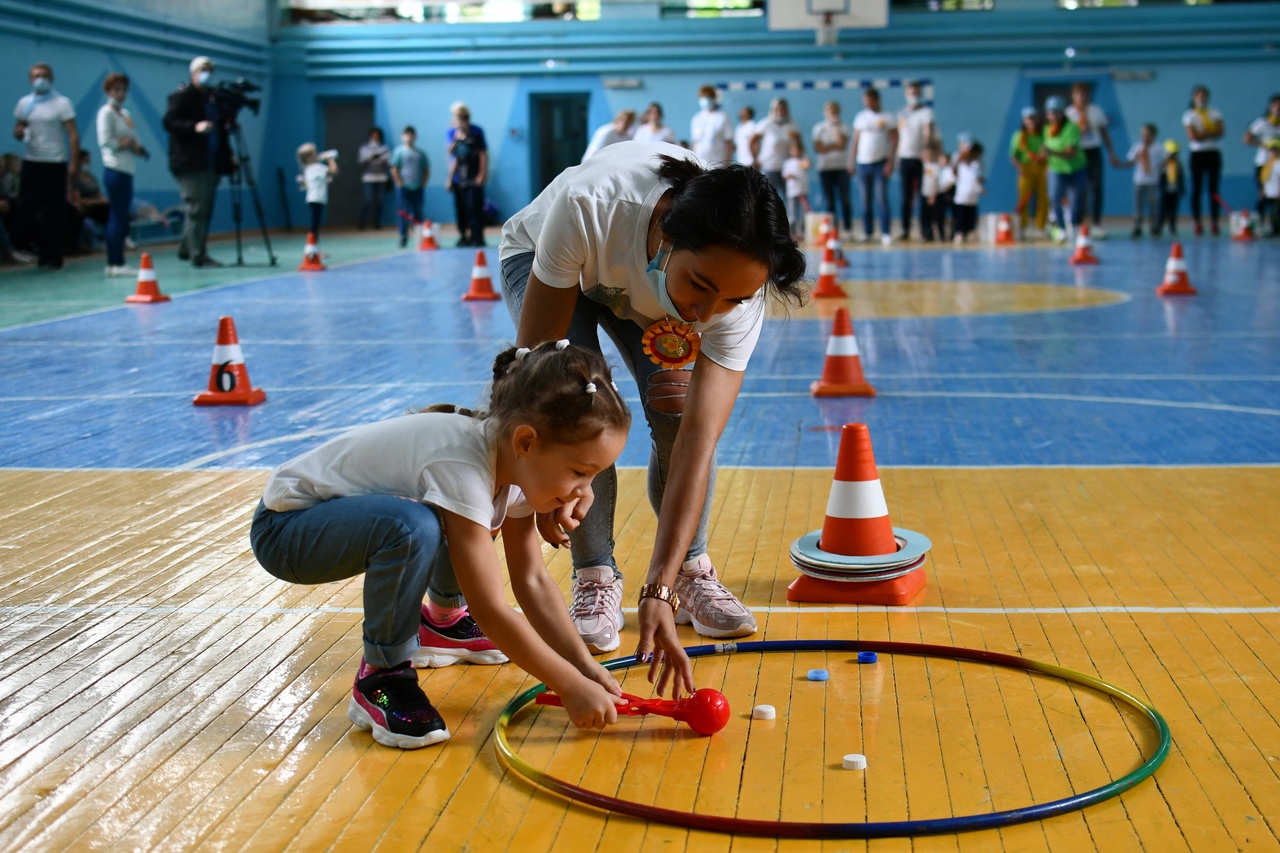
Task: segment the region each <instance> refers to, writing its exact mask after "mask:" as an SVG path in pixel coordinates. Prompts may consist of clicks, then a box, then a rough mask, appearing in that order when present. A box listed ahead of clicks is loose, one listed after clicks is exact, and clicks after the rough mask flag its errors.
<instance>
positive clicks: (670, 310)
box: [644, 244, 685, 323]
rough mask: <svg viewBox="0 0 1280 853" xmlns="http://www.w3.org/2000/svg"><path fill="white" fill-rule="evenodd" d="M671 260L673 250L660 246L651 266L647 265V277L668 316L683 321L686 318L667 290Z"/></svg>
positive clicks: (650, 263) (650, 262)
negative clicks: (668, 267) (682, 315)
mask: <svg viewBox="0 0 1280 853" xmlns="http://www.w3.org/2000/svg"><path fill="white" fill-rule="evenodd" d="M670 260H671V252H669V251H666V250H664V249H663V248H662V245H661V244H659V246H658V254H656V255H654V256H653V260H651V261H649V266H647V267H645V270H644V274H645V277H646V278H648V279H649V286H650V287H652V288H653V292H654V294H655V295H656V296H657V297H658V305H660V306H661V307H662V310H663V311H665V312H667V316H668V317H670V318H671V319H672V320H679V321H680V322H681V323H683V322H685V319H684V318H683V317H681V316H680V311H679V310H677V308H676V304H675V303H674V302H672V301H671V294H670V293H668V292H667V263H668V262H670Z"/></svg>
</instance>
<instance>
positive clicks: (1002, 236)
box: [996, 213, 1018, 246]
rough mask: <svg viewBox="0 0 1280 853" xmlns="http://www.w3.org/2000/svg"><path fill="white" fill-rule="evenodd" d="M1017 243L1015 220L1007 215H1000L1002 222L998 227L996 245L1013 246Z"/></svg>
mask: <svg viewBox="0 0 1280 853" xmlns="http://www.w3.org/2000/svg"><path fill="white" fill-rule="evenodd" d="M1017 242H1018V241H1017V240H1016V239H1014V236H1013V220H1012V219H1010V218H1009V214H1007V213H1002V214H1000V222H999V224H997V225H996V245H997V246H1012V245H1013V244H1014V243H1017Z"/></svg>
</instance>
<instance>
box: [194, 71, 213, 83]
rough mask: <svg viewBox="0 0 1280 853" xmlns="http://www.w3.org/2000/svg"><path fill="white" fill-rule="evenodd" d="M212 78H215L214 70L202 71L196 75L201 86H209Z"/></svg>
mask: <svg viewBox="0 0 1280 853" xmlns="http://www.w3.org/2000/svg"><path fill="white" fill-rule="evenodd" d="M211 79H213V72H212V71H201V72H200V73H199V74H197V75H196V83H197V84H198V85H200V86H208V85H209V81H210V80H211Z"/></svg>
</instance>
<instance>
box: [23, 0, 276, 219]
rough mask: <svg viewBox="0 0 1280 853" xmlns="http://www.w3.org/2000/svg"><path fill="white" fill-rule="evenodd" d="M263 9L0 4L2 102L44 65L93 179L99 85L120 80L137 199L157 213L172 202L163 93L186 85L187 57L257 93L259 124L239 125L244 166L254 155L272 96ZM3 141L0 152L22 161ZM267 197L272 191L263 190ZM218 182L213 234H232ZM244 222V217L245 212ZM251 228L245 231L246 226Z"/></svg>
mask: <svg viewBox="0 0 1280 853" xmlns="http://www.w3.org/2000/svg"><path fill="white" fill-rule="evenodd" d="M273 7H274V4H273V3H271V2H270V0H182V2H180V3H179V2H176V0H96V2H92V3H90V2H82V1H81V0H0V81H2V82H3V86H2V88H0V102H3V104H4V109H5V110H6V114H8V115H11V114H12V109H13V108H12V104H14V103H15V102H16V101H17V99H18V98H19V97H21V96H22V95H24V94H26V93H27V92H29V91H30V88H29V86H28V84H27V71H28V69H29V67H30V66H31V63H33V62H37V61H43V62H49V63H50V64H52V65H53V68H54V77H55V79H54V86H55V87H56V88H57V89H58V91H60V92H61V93H62V94H64V95H66V96H67V97H68V98H70V99H71V101H72V103H73V104H75V106H76V123H77V125H78V127H79V130H80V137H81V147H83V148H85V149H87V150H88V151H90V152H91V153H92V154H93V160H94V171H95V173H96V174H98V175H101V165H102V161H101V158H100V157H99V155H98V148H97V131H96V119H97V114H98V108H99V107H101V106H102V104H103V103H104V95H103V93H102V81H103V79H104V78H105V77H106V75H107V74H108V73H110V72H112V71H121V72H123V73H125V74H128V75H129V77H130V80H131V81H132V85H131V87H130V90H129V100H128V102H127V103H126V106H127V107H128V108H129V110H130V112H131V113H132V114H133V117H134V121H135V123H136V124H137V126H138V131H139V136H140V138H141V139H142V144H143V145H145V146H146V147H147V149H148V150H149V151H150V152H151V160H150V161H149V162H146V163H143V164H141V165H140V166H139V169H138V173H137V175H136V176H135V191H134V194H135V197H136V198H138V199H139V200H140V201H147V202H151V203H153V204H155V205H157V206H158V207H159V208H161V209H162V210H163V209H165V208H166V207H169V206H171V205H175V204H178V203H179V200H178V193H177V189H176V186H175V185H174V182H173V178H172V176H171V175H170V174H169V167H168V154H167V152H168V135H167V134H166V133H165V131H164V127H163V125H162V123H161V122H162V120H163V118H164V111H165V104H166V100H167V98H168V95H169V93H170V92H172V91H173V90H174V89H176V88H177V87H178V84H180V83H182V82H184V81H186V80H187V79H189V74H188V72H187V64H188V63H189V62H190V61H191V58H192V57H195V56H199V55H207V56H210V57H212V58H213V60H214V61H215V63H216V64H217V68H218V77H219V78H220V79H234V78H236V77H246V78H248V79H251V80H254V81H256V82H258V83H261V84H264V91H263V92H262V93H261V94H262V95H264V99H263V105H262V114H263V118H262V119H254V118H253V117H252V116H250V115H245V116H244V121H243V126H244V129H245V142H246V145H247V148H248V150H249V153H250V156H251V157H252V158H255V159H258V158H259V157H260V154H261V151H262V140H263V127H262V125H263V124H264V123H265V119H266V115H267V113H268V112H269V106H270V98H269V97H266V96H269V95H270V86H269V85H266V84H268V83H269V75H270V41H269V38H268V36H269V20H270V19H269V17H268V16H269V12H268V9H269V8H273ZM9 127H11V125H5V128H6V132H5V134H4V136H3V142H0V151H5V152H7V151H14V152H17V153H21V151H22V144H21V143H20V142H18V141H17V140H15V139H13V137H12V135H11V134H9V133H8V132H7V131H8V128H9ZM268 189H269V190H270V191H271V192H274V184H272V186H271V187H270V188H268ZM227 198H228V197H227V190H226V188H225V183H224V187H223V189H222V190H221V191H220V193H219V198H218V202H217V206H216V207H215V211H214V222H213V227H214V230H218V231H224V230H229V229H230V228H231V212H230V207H231V205H230V204H229V203H228V200H227ZM246 215H247V216H248V217H252V215H253V214H252V210H251V209H248V208H247V213H246ZM249 224H255V223H253V221H252V219H250V220H249Z"/></svg>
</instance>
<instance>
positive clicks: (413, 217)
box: [391, 124, 431, 249]
mask: <svg viewBox="0 0 1280 853" xmlns="http://www.w3.org/2000/svg"><path fill="white" fill-rule="evenodd" d="M417 141H418V131H417V130H415V129H414V127H413V125H411V124H407V125H405V127H404V130H403V131H401V132H400V144H399V145H398V146H397V147H396V150H395V151H393V152H391V180H392V181H393V182H395V185H396V200H397V202H398V203H399V207H400V248H402V249H403V248H404V247H405V246H407V245H409V225H410V224H411V223H420V222H422V220H423V219H424V218H425V216H424V213H423V208H422V197H423V187H425V186H426V185H427V179H428V178H430V177H431V161H430V160H428V159H427V155H426V152H424V151H423V150H422V149H421V148H419V147H418V146H417Z"/></svg>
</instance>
